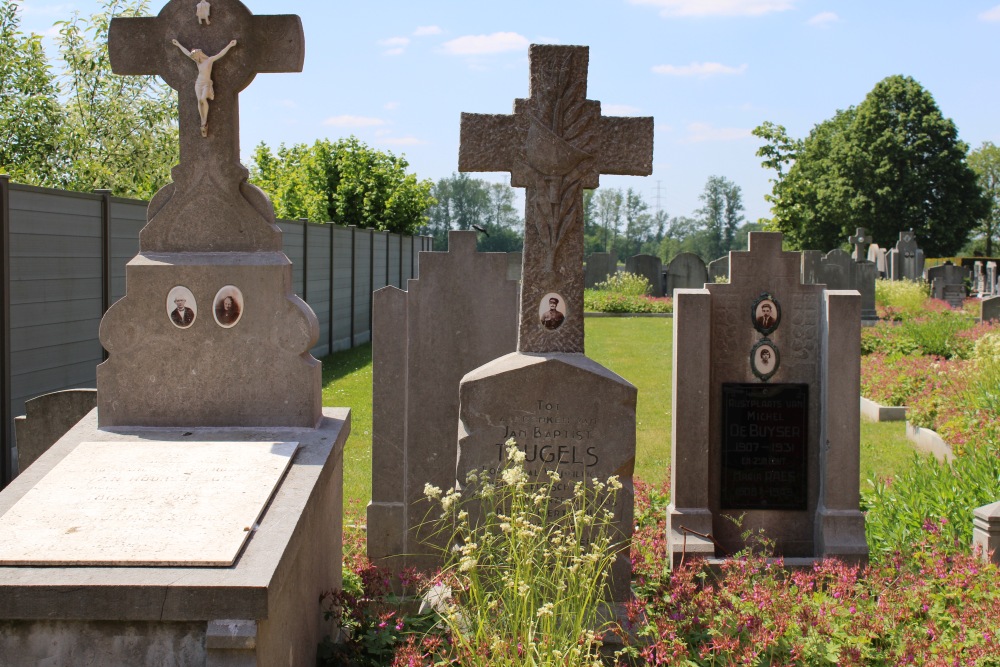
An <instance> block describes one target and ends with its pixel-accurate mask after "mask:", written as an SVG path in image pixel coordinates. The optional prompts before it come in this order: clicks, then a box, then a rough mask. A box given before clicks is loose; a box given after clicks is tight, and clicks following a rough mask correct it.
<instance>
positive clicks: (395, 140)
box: [380, 137, 427, 146]
mask: <svg viewBox="0 0 1000 667" xmlns="http://www.w3.org/2000/svg"><path fill="white" fill-rule="evenodd" d="M380 141H381V142H382V143H383V144H388V145H390V146H420V145H423V144H426V143H427V142H426V141H424V140H423V139H417V138H416V137H383V138H382V139H380Z"/></svg>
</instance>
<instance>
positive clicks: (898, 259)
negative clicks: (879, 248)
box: [888, 229, 924, 280]
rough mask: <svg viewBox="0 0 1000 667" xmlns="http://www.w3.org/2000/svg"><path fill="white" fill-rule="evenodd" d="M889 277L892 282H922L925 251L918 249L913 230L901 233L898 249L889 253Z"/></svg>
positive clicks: (897, 242) (897, 244)
mask: <svg viewBox="0 0 1000 667" xmlns="http://www.w3.org/2000/svg"><path fill="white" fill-rule="evenodd" d="M888 264H889V266H888V272H889V277H890V279H892V280H921V279H922V278H923V276H924V251H923V250H921V249H920V248H918V247H917V236H916V234H914V233H913V230H912V229H911V230H909V231H906V232H900V233H899V240H898V241H896V247H895V248H893V249H892V250H891V251H890V252H889V261H888Z"/></svg>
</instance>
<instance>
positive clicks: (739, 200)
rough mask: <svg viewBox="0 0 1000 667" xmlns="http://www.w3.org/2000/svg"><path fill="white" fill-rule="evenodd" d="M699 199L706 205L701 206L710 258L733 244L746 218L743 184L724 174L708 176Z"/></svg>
mask: <svg viewBox="0 0 1000 667" xmlns="http://www.w3.org/2000/svg"><path fill="white" fill-rule="evenodd" d="M699 199H701V201H702V202H703V203H704V206H703V207H702V208H700V209H699V210H698V215H699V216H700V218H701V222H702V225H703V227H704V228H705V230H706V237H707V240H708V247H707V248H706V251H707V252H708V255H709V256H708V257H707V258H705V259H706V261H711V260H713V259H716V258H718V257H721V256H722V255H724V254H725V253H727V252H729V251H730V250H732V248H733V244H734V241H735V238H736V230H737V229H738V228H739V226H740V224H741V223H742V222H743V193H742V191H741V190H740V186H738V185H736V184H735V183H733V182H732V181H730V180H729V179H728V178H726V177H725V176H709V178H708V181H707V182H706V183H705V191H704V192H702V193H701V195H700V196H699Z"/></svg>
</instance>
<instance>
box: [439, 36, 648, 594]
mask: <svg viewBox="0 0 1000 667" xmlns="http://www.w3.org/2000/svg"><path fill="white" fill-rule="evenodd" d="M588 58H589V51H588V49H587V47H582V46H548V45H538V44H534V45H532V46H531V47H530V49H529V62H530V72H531V76H530V87H529V91H530V96H529V97H528V98H526V99H518V100H516V101H515V102H514V114H513V115H510V116H505V115H483V114H468V113H463V114H462V128H461V147H460V150H459V170H460V171H463V172H464V171H510V172H511V185H513V186H515V187H523V188H525V200H526V203H525V239H524V271H523V276H522V281H521V311H520V321H519V330H518V340H517V351H516V352H513V353H511V354H508V355H506V356H503V357H500V358H499V359H496V360H494V361H492V362H490V363H488V364H485V365H484V366H481V367H479V368H477V369H475V370H473V371H470V372H469V373H468V374H467V375H466V376H465V377H464V378H463V379H462V383H461V388H460V397H461V403H460V422H459V429H458V434H459V440H458V443H459V444H458V465H457V470H456V472H457V482H458V483H459V484H460V485H464V484H465V483H466V475H467V473H469V472H470V471H474V470H486V471H495V470H497V468H498V467H499V466H500V465H501V464H502V462H503V455H504V451H503V449H504V448H503V443H504V442H505V441H506V440H507V439H508V438H510V437H514V438H515V439H516V440H517V444H518V447H520V448H521V450H522V451H524V452H525V455H526V457H527V465H528V466H529V469H530V470H531V471H532V472H533V473H534V474H536V475H538V476H539V477H542V479H543V480H544V477H543V476H542V471H543V470H545V469H549V470H552V469H558V471H559V473H560V474H561V475H562V478H563V482H562V483H561V484H560V485H558V486H557V489H556V491H557V493H559V494H561V495H564V496H566V497H568V496H570V495H571V494H572V485H573V483H574V482H576V481H580V480H584V479H590V478H592V477H597V478H601V479H604V478H607V477H609V476H610V475H618V476H619V478H620V480H621V483H622V485H623V488H622V490H621V491H620V492H619V495H618V501H617V504H616V506H615V508H614V523H615V527H616V531H617V532H618V535H617V537H619V538H620V539H621V540H622V541H623V543H627V539H628V538H629V537H631V535H632V529H633V526H632V516H633V500H634V498H633V487H632V473H633V468H634V465H635V404H636V389H635V387H633V386H632V385H631V384H629V383H628V382H627V381H625V380H623V379H622V378H620V377H618V376H617V375H615V374H614V373H612V372H611V371H609V370H607V369H605V368H603V367H602V366H600V365H599V364H597V363H596V362H594V361H592V360H590V359H588V358H587V357H585V356H584V354H583V351H584V348H583V325H584V318H583V271H582V270H581V267H582V265H583V214H582V210H583V208H582V204H583V189H584V188H596V187H597V186H598V185H599V177H600V174H641V175H646V174H649V173H651V172H652V158H653V119H652V118H614V117H606V116H602V115H601V107H600V103H599V102H596V101H592V100H588V99H586V91H587V66H588ZM611 576H612V584H611V585H612V590H611V595H612V599H613V600H615V601H622V600H625V599H627V598H628V597H629V595H630V591H629V584H630V579H631V564H630V562H629V558H628V553H627V552H626V553H622V554H620V555H619V556H618V558H617V559H616V560H615V562H614V564H613V565H612V574H611Z"/></svg>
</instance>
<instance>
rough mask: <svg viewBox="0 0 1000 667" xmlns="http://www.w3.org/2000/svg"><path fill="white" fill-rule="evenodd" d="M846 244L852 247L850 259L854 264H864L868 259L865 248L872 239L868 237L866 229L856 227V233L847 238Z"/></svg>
mask: <svg viewBox="0 0 1000 667" xmlns="http://www.w3.org/2000/svg"><path fill="white" fill-rule="evenodd" d="M847 242H848V243H850V244H851V245H852V246H854V252H852V253H851V257H852V258H853V259H854V261H855V262H864V261H866V260H867V259H868V255H867V252H866V250H865V246H866V245H869V244H870V243H871V242H872V237H871V236H869V235H868V230H867V229H865V228H864V227H858V229H857V231H855V232H854V236H850V237H848V238H847Z"/></svg>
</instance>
